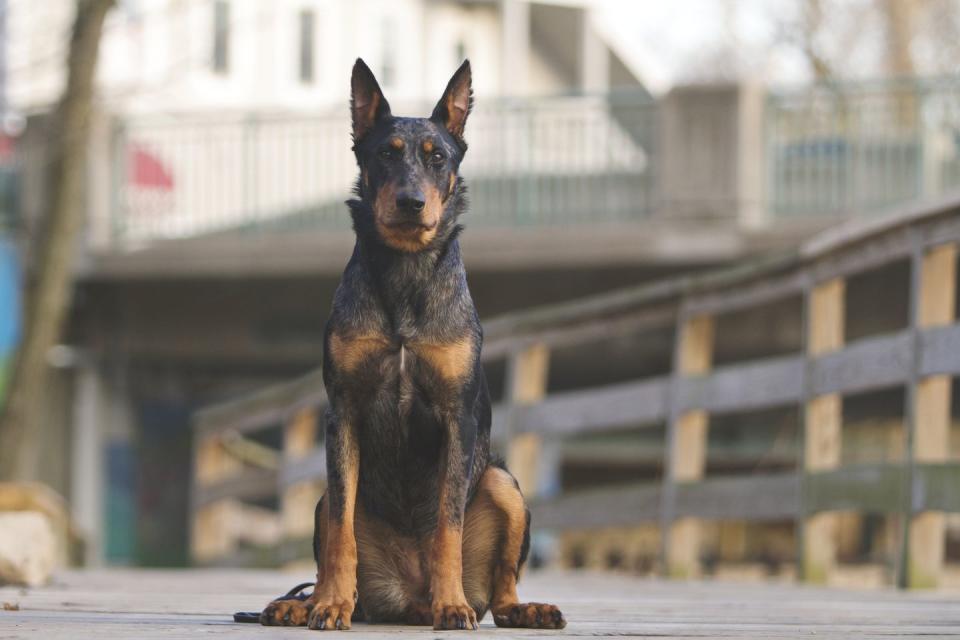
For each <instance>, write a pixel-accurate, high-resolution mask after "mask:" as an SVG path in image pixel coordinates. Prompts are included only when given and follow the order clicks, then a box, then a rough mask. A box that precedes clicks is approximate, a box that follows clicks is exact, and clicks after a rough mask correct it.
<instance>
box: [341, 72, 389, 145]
mask: <svg viewBox="0 0 960 640" xmlns="http://www.w3.org/2000/svg"><path fill="white" fill-rule="evenodd" d="M350 115H351V116H352V118H353V142H354V143H357V142H360V140H361V139H363V137H364V136H365V135H367V133H369V132H370V129H372V128H373V125H375V124H376V123H377V122H378V121H379V120H381V119H382V118H387V117H389V116H390V104H389V103H387V99H386V98H384V97H383V91H381V90H380V85H379V84H377V79H376V78H374V77H373V72H372V71H370V67H368V66H367V64H366V63H365V62H364V61H363V60H362V59H360V58H357V61H356V62H355V63H354V64H353V74H352V75H351V77H350Z"/></svg>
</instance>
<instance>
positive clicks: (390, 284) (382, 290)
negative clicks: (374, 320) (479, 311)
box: [349, 194, 469, 328]
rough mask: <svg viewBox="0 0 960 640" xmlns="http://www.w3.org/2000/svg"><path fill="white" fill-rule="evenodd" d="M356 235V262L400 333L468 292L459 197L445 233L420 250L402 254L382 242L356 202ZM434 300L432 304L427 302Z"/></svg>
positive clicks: (445, 222)
mask: <svg viewBox="0 0 960 640" xmlns="http://www.w3.org/2000/svg"><path fill="white" fill-rule="evenodd" d="M349 204H350V207H351V211H352V214H353V218H354V229H355V231H356V236H357V240H356V245H355V247H354V260H356V261H357V262H359V263H360V264H361V265H362V266H363V272H364V273H365V274H366V278H368V280H369V282H370V284H371V285H372V287H373V288H374V289H375V290H376V292H377V297H378V298H379V300H380V302H381V305H382V306H383V311H384V312H385V313H386V314H387V316H389V317H390V318H391V322H392V324H393V325H394V327H395V328H399V327H400V326H403V325H409V323H411V322H415V321H416V320H415V319H416V318H417V317H419V316H420V315H421V313H422V311H423V310H424V309H427V308H435V307H436V306H437V305H438V303H440V304H441V305H442V302H441V301H443V300H449V302H450V303H451V304H452V303H453V302H454V301H455V300H457V299H458V298H460V297H463V296H464V295H466V296H467V297H469V293H467V291H466V273H465V270H464V267H463V260H462V258H461V255H460V242H459V239H458V236H459V234H460V230H461V227H460V226H459V225H458V224H457V217H458V214H459V211H460V209H461V207H462V206H463V205H462V200H461V198H460V197H459V194H457V197H456V198H455V199H454V198H453V197H451V199H450V202H449V204H448V206H449V207H456V208H454V209H450V210H449V213H451V214H453V215H444V218H443V219H442V220H441V222H440V229H439V230H438V232H437V235H436V237H435V238H434V239H433V241H431V243H430V244H429V245H428V246H427V247H425V248H424V249H423V250H421V251H417V252H405V251H398V250H397V249H394V248H392V247H389V246H387V245H385V244H384V243H383V241H382V240H381V239H380V238H379V237H378V236H377V235H376V230H375V229H374V228H373V225H372V224H369V223H368V222H367V221H369V220H370V219H371V218H370V216H369V214H370V211H369V209H366V211H364V209H363V208H365V207H367V206H368V205H366V203H363V202H361V201H357V200H354V201H351V202H350V203H349ZM428 298H429V299H428Z"/></svg>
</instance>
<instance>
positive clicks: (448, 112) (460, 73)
mask: <svg viewBox="0 0 960 640" xmlns="http://www.w3.org/2000/svg"><path fill="white" fill-rule="evenodd" d="M472 107H473V84H472V74H471V73H470V61H469V60H464V61H463V64H462V65H460V68H459V69H457V72H456V73H454V74H453V77H452V78H450V82H449V83H447V90H446V91H444V92H443V96H442V97H441V98H440V102H438V103H437V106H436V107H434V108H433V114H432V115H431V116H430V119H431V120H433V121H434V122H436V123H437V124H441V125H443V126H444V127H446V128H447V131H449V132H450V133H451V134H453V136H454V137H455V138H456V139H457V140H459V141H461V142H462V141H463V128H464V126H466V124H467V116H468V115H470V109H471V108H472Z"/></svg>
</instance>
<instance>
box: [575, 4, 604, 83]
mask: <svg viewBox="0 0 960 640" xmlns="http://www.w3.org/2000/svg"><path fill="white" fill-rule="evenodd" d="M582 11H583V19H582V20H581V21H580V90H581V91H583V92H584V93H595V94H597V93H606V92H607V91H609V90H610V51H609V49H608V48H607V43H606V42H604V41H603V39H602V38H601V37H600V35H599V34H598V33H597V30H596V27H595V26H594V24H593V11H592V10H590V9H583V10H582Z"/></svg>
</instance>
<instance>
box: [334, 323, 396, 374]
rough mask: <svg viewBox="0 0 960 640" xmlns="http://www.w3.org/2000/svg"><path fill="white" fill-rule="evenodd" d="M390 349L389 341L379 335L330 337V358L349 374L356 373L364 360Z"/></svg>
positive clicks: (336, 335)
mask: <svg viewBox="0 0 960 640" xmlns="http://www.w3.org/2000/svg"><path fill="white" fill-rule="evenodd" d="M389 347H390V342H389V340H387V339H386V338H385V337H383V336H382V335H378V334H366V335H347V336H343V335H340V334H337V333H334V334H331V335H330V357H331V358H332V359H333V362H334V363H335V364H336V365H337V367H339V368H341V369H343V370H344V371H346V372H347V373H351V372H353V371H356V369H357V367H359V366H360V364H361V363H362V362H363V361H364V360H366V359H367V358H369V357H370V356H372V355H374V354H375V353H377V352H380V351H385V350H386V349H388V348H389Z"/></svg>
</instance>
